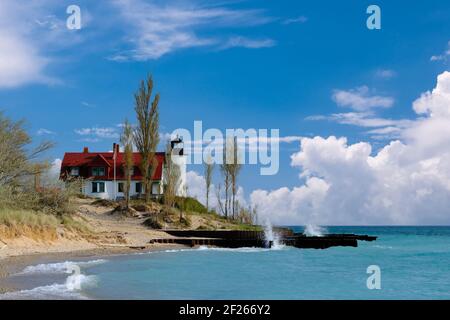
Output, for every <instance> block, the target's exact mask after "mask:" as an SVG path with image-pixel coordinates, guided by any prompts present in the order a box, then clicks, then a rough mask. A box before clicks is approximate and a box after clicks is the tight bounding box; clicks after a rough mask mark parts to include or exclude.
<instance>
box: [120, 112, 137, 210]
mask: <svg viewBox="0 0 450 320" xmlns="http://www.w3.org/2000/svg"><path fill="white" fill-rule="evenodd" d="M120 143H121V144H122V146H123V147H124V153H123V172H124V176H125V184H124V190H123V191H124V195H125V207H126V209H128V208H129V207H130V187H131V175H132V174H133V166H134V162H133V128H132V127H131V125H130V123H129V122H128V120H125V123H124V126H123V131H122V135H121V136H120Z"/></svg>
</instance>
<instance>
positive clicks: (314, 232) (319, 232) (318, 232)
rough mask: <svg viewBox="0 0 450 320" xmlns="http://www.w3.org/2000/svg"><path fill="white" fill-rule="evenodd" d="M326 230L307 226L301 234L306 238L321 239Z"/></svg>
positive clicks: (310, 225) (315, 226) (312, 225)
mask: <svg viewBox="0 0 450 320" xmlns="http://www.w3.org/2000/svg"><path fill="white" fill-rule="evenodd" d="M326 231H327V230H326V229H325V228H322V227H320V226H317V225H314V224H307V225H306V226H305V230H304V231H303V233H304V234H305V235H306V236H307V237H323V235H324V233H326Z"/></svg>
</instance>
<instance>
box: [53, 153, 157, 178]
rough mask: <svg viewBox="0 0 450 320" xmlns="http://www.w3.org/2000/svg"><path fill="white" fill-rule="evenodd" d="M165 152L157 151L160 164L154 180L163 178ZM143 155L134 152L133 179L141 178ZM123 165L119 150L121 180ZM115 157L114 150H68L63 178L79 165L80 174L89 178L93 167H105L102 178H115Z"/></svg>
mask: <svg viewBox="0 0 450 320" xmlns="http://www.w3.org/2000/svg"><path fill="white" fill-rule="evenodd" d="M164 156H165V154H164V152H157V153H156V159H157V161H158V166H157V168H156V170H155V173H154V174H153V180H161V176H162V167H163V163H164ZM141 161H142V157H141V154H140V153H139V152H134V153H133V165H134V167H135V170H134V175H133V176H132V180H141V179H142V175H141V172H140V170H139V166H140V164H141ZM123 165H124V153H123V152H118V153H117V159H116V179H117V180H121V179H123V178H124V175H123V170H122V168H123ZM113 166H114V159H113V152H66V153H65V154H64V158H63V161H62V164H61V177H62V178H63V177H64V176H65V175H66V173H67V172H68V171H70V168H72V167H78V168H79V169H80V176H82V177H85V178H89V177H91V176H92V174H91V172H92V171H91V168H92V167H104V168H105V176H103V177H97V178H99V179H100V178H101V180H112V179H114V168H113Z"/></svg>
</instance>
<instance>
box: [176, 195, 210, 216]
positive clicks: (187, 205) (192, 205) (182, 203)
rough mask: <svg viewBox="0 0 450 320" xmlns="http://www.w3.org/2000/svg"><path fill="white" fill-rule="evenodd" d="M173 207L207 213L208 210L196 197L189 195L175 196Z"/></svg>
mask: <svg viewBox="0 0 450 320" xmlns="http://www.w3.org/2000/svg"><path fill="white" fill-rule="evenodd" d="M175 207H176V208H177V209H179V210H183V211H191V212H197V213H208V210H207V209H206V207H205V206H204V205H203V204H201V203H200V202H199V201H198V200H197V199H194V198H191V197H176V199H175Z"/></svg>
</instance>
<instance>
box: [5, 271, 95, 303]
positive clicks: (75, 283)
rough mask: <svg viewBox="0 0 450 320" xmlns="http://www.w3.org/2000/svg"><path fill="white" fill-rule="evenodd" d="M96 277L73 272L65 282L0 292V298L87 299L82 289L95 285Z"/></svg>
mask: <svg viewBox="0 0 450 320" xmlns="http://www.w3.org/2000/svg"><path fill="white" fill-rule="evenodd" d="M96 284H97V278H96V277H95V276H87V275H84V274H74V275H70V276H69V277H67V279H66V282H65V283H54V284H51V285H47V286H41V287H36V288H33V289H29V290H20V291H15V292H7V293H4V294H0V300H21V299H37V300H47V299H51V300H55V299H73V300H80V299H88V298H87V297H86V296H84V295H83V293H82V290H83V289H87V288H91V287H94V286H96Z"/></svg>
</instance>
